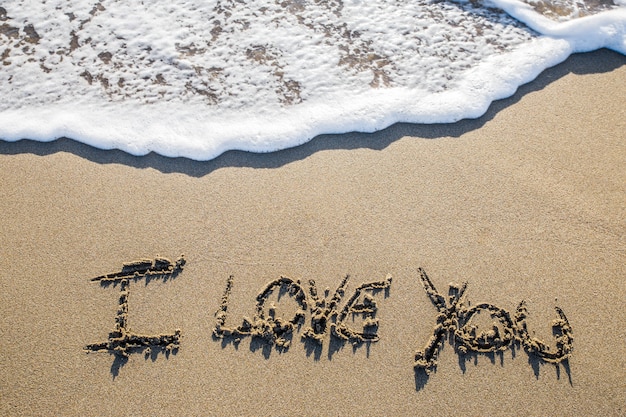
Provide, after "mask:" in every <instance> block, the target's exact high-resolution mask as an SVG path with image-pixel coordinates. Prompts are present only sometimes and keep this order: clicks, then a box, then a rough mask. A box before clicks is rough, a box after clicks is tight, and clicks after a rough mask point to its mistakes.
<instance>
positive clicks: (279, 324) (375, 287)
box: [213, 275, 391, 349]
mask: <svg viewBox="0 0 626 417" xmlns="http://www.w3.org/2000/svg"><path fill="white" fill-rule="evenodd" d="M349 278H350V276H349V275H347V276H346V277H345V278H344V279H343V280H342V281H341V283H340V284H339V286H338V287H337V289H336V290H335V293H334V294H333V296H332V298H330V300H329V299H328V295H329V291H328V290H326V291H325V292H326V294H325V297H324V298H320V297H319V295H318V291H317V286H316V285H315V281H314V280H309V286H308V295H307V291H305V289H304V288H303V286H302V284H301V283H300V281H299V280H293V279H291V278H287V277H280V278H279V279H276V280H273V281H270V282H269V283H268V284H267V285H266V286H265V287H264V289H263V290H261V292H260V293H259V295H258V296H257V297H256V300H257V304H256V311H255V314H254V316H253V317H252V318H251V319H250V318H248V317H244V318H243V320H242V323H241V324H240V325H239V326H236V327H227V326H226V318H227V315H228V314H227V313H228V302H229V297H230V293H231V291H232V288H233V276H232V275H231V276H230V277H229V278H228V280H227V282H226V289H225V291H224V295H223V296H222V301H221V304H220V307H219V308H218V310H217V312H216V313H215V318H216V323H215V328H214V329H213V336H214V337H215V338H216V339H224V338H226V337H228V338H232V339H233V341H234V342H235V343H239V342H240V341H241V338H242V337H244V336H252V337H258V338H261V339H263V340H265V341H266V342H267V343H269V344H271V345H275V346H276V347H277V348H279V349H288V348H289V346H290V345H291V340H292V337H293V333H294V330H295V329H296V326H301V325H302V324H303V323H304V321H305V317H306V313H307V311H308V312H310V314H311V322H310V325H309V326H308V327H306V328H305V329H304V332H303V333H302V339H303V340H307V339H310V340H313V341H315V342H317V343H320V344H321V343H322V341H323V339H324V337H325V335H326V333H327V331H328V330H329V329H330V333H331V335H332V336H334V337H336V338H339V339H340V340H343V341H346V342H350V343H352V344H353V345H355V346H356V345H359V344H361V343H365V342H376V341H378V340H379V337H378V334H377V331H378V320H377V319H376V312H377V310H378V307H377V304H376V300H375V299H374V297H373V295H374V293H375V292H377V291H381V290H388V289H389V288H390V286H391V276H389V275H388V276H387V278H386V279H384V280H382V281H375V282H369V283H364V284H361V285H360V286H359V287H358V288H357V289H356V290H355V291H354V294H353V295H352V296H351V297H350V298H349V299H348V301H347V302H346V303H345V305H344V307H343V308H342V309H341V310H339V309H338V305H339V303H340V302H341V300H342V298H343V296H344V294H345V288H346V286H347V284H348V280H349ZM275 290H278V291H279V292H283V293H285V294H288V295H289V296H290V297H292V298H293V299H294V300H295V302H296V304H297V306H298V310H297V311H296V312H295V314H294V315H293V317H292V318H290V319H284V318H282V317H277V316H276V308H275V306H274V305H273V304H272V303H270V306H269V307H266V304H267V301H268V299H269V297H270V295H272V293H273V292H274V291H275ZM354 316H361V317H362V318H363V320H364V321H363V328H362V329H360V330H355V329H354V328H353V327H351V326H350V324H349V323H348V318H349V317H354Z"/></svg>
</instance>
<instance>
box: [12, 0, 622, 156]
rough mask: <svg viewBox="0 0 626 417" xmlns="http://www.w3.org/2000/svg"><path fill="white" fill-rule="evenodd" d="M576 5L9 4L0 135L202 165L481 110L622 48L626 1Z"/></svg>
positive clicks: (387, 1)
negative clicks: (552, 71) (568, 66)
mask: <svg viewBox="0 0 626 417" xmlns="http://www.w3.org/2000/svg"><path fill="white" fill-rule="evenodd" d="M572 4H574V5H575V4H576V3H572ZM486 6H496V7H498V8H501V9H503V10H505V11H506V13H504V12H501V11H498V10H496V9H494V8H492V7H486ZM570 6H571V5H570ZM570 6H567V7H561V8H558V7H556V6H555V7H552V8H551V9H550V10H557V11H563V10H564V11H563V13H562V14H563V16H557V17H556V18H555V17H554V16H552V15H551V14H550V13H547V12H546V13H544V14H540V13H538V12H537V10H538V9H541V7H540V6H538V5H537V4H534V5H533V6H531V5H529V4H526V3H522V2H519V1H516V0H492V3H490V4H489V5H481V4H478V3H471V2H455V3H450V2H448V3H444V2H435V1H428V0H418V1H407V0H401V1H397V0H393V1H392V0H384V1H378V2H364V1H362V0H327V1H316V0H258V1H256V2H254V3H240V2H237V1H233V0H213V1H206V0H202V1H200V0H184V1H176V2H172V1H170V0H168V1H166V0H154V1H152V2H150V4H141V3H137V2H134V3H133V2H106V1H101V2H97V3H95V4H94V3H92V2H89V1H86V0H72V1H65V0H48V1H47V2H45V3H44V2H41V3H38V2H32V1H26V0H8V1H5V2H3V5H2V8H0V61H1V64H2V71H1V72H0V95H1V96H2V97H3V100H2V102H0V138H2V139H4V140H9V141H14V140H18V139H22V138H30V139H34V140H41V141H50V140H54V139H56V138H60V137H70V138H73V139H76V140H79V141H82V142H85V143H88V144H90V145H93V146H96V147H100V148H104V149H111V148H117V149H121V150H124V151H126V152H129V153H131V154H135V155H141V154H146V153H148V152H150V151H155V152H158V153H160V154H162V155H166V156H185V157H189V158H193V159H198V160H206V159H211V158H214V157H216V156H218V155H219V154H221V153H222V152H224V151H226V150H230V149H240V150H248V151H254V152H269V151H274V150H278V149H283V148H286V147H290V146H296V145H298V144H301V143H304V142H306V141H308V140H310V139H311V138H313V137H314V136H316V135H318V134H322V133H341V132H347V131H366V132H369V131H374V130H378V129H382V128H384V127H387V126H389V125H390V124H393V123H395V122H399V121H405V122H414V123H446V122H454V121H457V120H460V119H463V118H474V117H479V116H480V115H482V114H483V113H484V112H485V111H486V109H487V108H488V106H489V104H490V103H491V102H492V101H493V100H496V99H500V98H504V97H507V96H509V95H511V94H513V93H514V92H515V90H516V89H517V87H518V86H519V85H521V84H523V83H526V82H529V81H531V80H532V79H534V78H535V77H536V76H537V75H538V74H539V73H540V72H541V71H542V70H544V69H545V68H547V67H549V66H552V65H556V64H558V63H559V62H561V61H563V60H565V59H566V58H567V57H568V56H569V55H570V54H571V53H573V52H583V51H590V50H593V49H597V48H601V47H608V48H611V49H614V50H616V51H618V52H621V53H626V9H625V8H619V7H617V6H616V5H610V7H609V6H607V7H604V6H603V7H601V8H598V7H596V8H595V9H594V8H592V7H589V8H584V7H580V6H576V7H575V8H574V6H571V7H570ZM542 7H543V6H542ZM559 7H560V6H559ZM574 9H575V12H573V11H572V10H574ZM575 15H576V16H582V15H584V16H583V17H579V18H574V17H575ZM564 16H565V17H564Z"/></svg>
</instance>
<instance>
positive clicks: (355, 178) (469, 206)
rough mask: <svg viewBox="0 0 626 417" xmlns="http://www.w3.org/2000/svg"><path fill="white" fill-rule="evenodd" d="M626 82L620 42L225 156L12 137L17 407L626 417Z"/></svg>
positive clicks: (8, 392) (105, 412)
mask: <svg viewBox="0 0 626 417" xmlns="http://www.w3.org/2000/svg"><path fill="white" fill-rule="evenodd" d="M625 86H626V57H624V56H622V55H618V54H616V53H613V52H609V51H607V50H602V51H598V52H595V53H591V54H584V55H575V56H573V57H571V58H570V59H569V60H568V61H566V62H565V63H564V64H561V65H559V66H557V67H555V68H552V69H550V70H548V71H546V72H544V73H543V74H541V75H540V76H539V78H538V79H537V80H535V81H534V82H532V83H530V84H529V85H526V86H523V87H522V88H520V90H519V91H518V93H517V94H516V95H515V96H513V97H511V98H509V99H506V100H503V101H500V102H497V103H494V104H493V105H492V107H491V109H490V111H489V112H488V114H487V115H485V116H484V117H482V118H480V119H477V120H469V121H462V122H459V123H456V124H451V125H432V126H415V125H407V124H400V125H395V126H393V127H391V128H389V129H386V130H384V131H382V132H378V133H375V134H359V133H354V134H345V135H334V136H333V135H328V136H323V137H319V138H316V139H315V140H313V141H312V142H310V143H309V144H306V145H304V146H301V147H298V148H294V149H289V150H285V151H281V152H277V153H273V154H248V153H244V152H228V153H226V154H224V155H222V156H221V157H219V158H218V159H216V160H213V161H210V162H202V163H200V162H194V161H190V160H184V159H168V158H163V157H160V156H158V155H153V154H151V155H148V156H145V157H132V156H130V155H127V154H124V153H122V152H119V151H102V150H97V149H93V148H90V147H88V146H85V145H82V144H79V143H77V142H74V141H71V140H68V139H61V140H59V141H55V142H51V143H38V142H32V141H20V142H17V143H7V142H0V178H1V181H0V192H1V195H2V198H1V199H0V213H1V214H2V217H1V221H0V238H1V245H0V251H1V252H0V271H2V272H1V273H0V352H1V353H0V355H1V356H0V358H1V360H0V415H2V416H18V415H19V416H36V415H41V416H44V415H59V416H66V415H67V416H118V415H136V416H144V415H155V416H179V415H184V416H202V415H242V416H247V415H289V416H291V415H294V416H301V415H312V416H313V415H319V416H335V415H407V416H409V415H410V416H415V415H441V416H455V415H463V416H479V415H489V416H498V415H501V416H510V415H528V416H545V415H551V416H573V415H576V416H582V415H588V416H620V415H625V414H626V400H625V398H626V345H625V343H624V341H625V340H626V330H625V327H624V322H625V317H626V304H625V303H624V300H625V299H626V284H625V282H626V281H625V279H626V267H625V265H626V241H625V239H626V169H625V168H626V140H625V139H626V133H625V132H626V110H625V107H624V103H626V88H625ZM181 255H183V256H182V257H181Z"/></svg>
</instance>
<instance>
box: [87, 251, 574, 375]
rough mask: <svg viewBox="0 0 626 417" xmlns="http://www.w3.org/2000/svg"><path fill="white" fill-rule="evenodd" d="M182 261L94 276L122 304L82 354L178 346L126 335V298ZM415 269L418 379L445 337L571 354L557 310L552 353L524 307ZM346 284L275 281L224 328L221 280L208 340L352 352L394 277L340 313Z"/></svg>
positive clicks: (547, 357) (471, 348)
mask: <svg viewBox="0 0 626 417" xmlns="http://www.w3.org/2000/svg"><path fill="white" fill-rule="evenodd" d="M185 263H186V261H185V259H184V257H183V256H181V257H180V258H179V259H178V260H176V262H171V261H170V260H168V259H165V258H161V257H157V258H155V259H154V260H141V261H135V262H130V263H125V264H123V267H122V269H121V270H120V271H119V272H114V273H110V274H107V275H101V276H98V277H95V278H92V279H91V281H92V282H100V285H101V286H103V287H107V286H109V285H113V286H117V284H119V285H120V298H119V306H118V310H117V315H116V317H115V327H114V329H113V330H112V331H111V332H110V333H109V336H108V339H107V340H106V341H104V342H100V343H93V344H89V345H87V346H85V350H86V351H87V352H88V353H89V352H108V353H111V354H114V355H115V356H116V361H120V363H122V364H123V361H124V360H126V359H127V358H128V355H129V354H130V353H135V352H141V351H144V350H146V352H147V353H146V355H149V354H150V352H151V349H154V348H157V349H160V350H161V351H165V354H166V355H168V354H169V353H170V352H173V353H175V352H176V351H177V350H178V348H179V345H180V337H181V331H180V330H179V329H176V330H175V331H174V333H173V334H158V335H140V334H135V333H133V332H132V331H131V330H130V327H129V325H128V298H129V289H130V283H131V281H134V282H136V281H139V280H145V281H146V284H148V283H149V282H150V281H151V280H154V279H161V280H163V281H167V280H169V279H173V278H175V277H176V276H177V275H178V274H179V273H180V272H181V271H182V270H183V267H184V265H185ZM418 271H419V277H420V280H421V282H422V284H423V286H424V290H425V291H426V294H427V296H428V298H429V299H430V301H431V302H432V303H433V305H434V306H435V307H436V309H437V311H438V314H437V316H436V323H435V326H434V327H433V333H432V336H431V337H430V338H429V340H428V342H427V343H426V345H425V347H424V348H423V349H421V350H417V351H416V353H415V357H414V368H415V371H416V376H417V375H418V372H424V373H425V374H426V375H428V374H430V372H431V371H433V370H435V369H436V367H437V358H438V355H439V352H440V350H441V349H442V347H443V344H444V342H445V340H446V339H448V340H450V342H451V343H452V344H453V346H454V349H455V352H456V353H457V354H458V355H460V357H463V356H464V355H467V354H472V353H490V352H501V351H504V350H506V349H509V348H512V349H515V348H516V346H517V347H519V346H521V347H522V348H523V349H524V350H525V351H526V352H527V353H528V354H529V355H533V356H535V357H537V358H539V360H542V361H544V362H549V363H554V364H558V363H560V362H565V361H567V359H568V358H569V357H570V356H571V354H572V350H573V342H574V338H573V333H572V327H571V326H570V324H569V321H568V320H567V317H566V316H565V313H564V312H563V310H562V309H561V308H559V307H555V309H556V314H557V318H556V319H555V320H553V321H552V332H553V335H554V339H555V345H556V348H555V349H552V347H551V346H549V345H548V344H547V343H545V342H543V341H542V340H539V339H537V338H535V337H532V336H531V335H530V332H529V330H528V326H527V322H526V318H527V315H528V312H527V308H526V302H525V301H522V302H520V303H519V305H518V306H517V309H516V310H515V313H514V314H511V313H509V312H508V311H507V310H505V309H503V308H500V307H498V306H495V305H493V304H490V303H481V304H478V305H475V306H472V307H470V306H469V302H467V305H466V304H465V299H464V295H465V291H466V290H467V283H464V284H463V285H461V286H457V285H453V284H450V286H449V291H448V297H447V298H446V297H445V296H444V295H442V294H440V293H439V292H438V290H437V289H436V288H435V285H434V284H433V282H432V281H431V280H430V278H429V277H428V275H427V274H426V271H424V269H422V268H419V269H418ZM349 279H350V276H349V275H348V276H346V277H344V278H343V279H342V280H341V282H340V283H339V285H338V286H337V289H336V290H335V292H334V293H333V295H332V296H330V289H328V288H326V289H325V290H324V297H323V298H322V297H320V295H319V293H318V289H317V285H316V283H315V280H312V279H311V280H309V281H308V285H306V286H305V285H303V284H302V283H301V282H300V280H294V279H291V278H287V277H280V278H278V279H275V280H273V281H270V282H269V283H267V284H266V285H265V286H264V287H263V289H262V290H261V291H260V292H259V294H258V295H257V296H256V308H255V313H254V316H253V317H252V318H248V317H245V316H244V317H243V319H242V322H241V324H240V325H238V326H234V327H229V326H227V325H226V320H227V318H228V308H229V300H230V295H231V292H232V289H233V282H234V278H233V276H232V275H231V276H230V277H229V278H228V279H227V281H226V288H225V290H224V294H223V295H222V298H221V302H220V305H219V307H218V309H217V311H216V312H215V319H216V321H215V327H214V328H213V337H214V339H222V340H228V341H230V342H233V343H235V344H238V343H240V342H241V339H242V338H243V337H245V336H250V337H256V338H259V339H261V340H262V341H264V342H265V343H267V344H268V345H270V346H271V345H273V346H275V347H276V348H278V349H279V350H287V349H288V348H289V347H290V345H291V341H292V339H293V335H294V333H295V332H296V331H298V330H300V329H301V328H302V327H303V326H304V329H302V333H301V339H302V340H303V341H312V342H314V343H316V344H317V346H321V345H322V343H323V340H324V338H325V337H326V335H327V334H328V333H330V335H331V337H334V338H335V339H336V340H339V342H340V343H343V342H349V343H351V344H353V345H354V346H355V347H356V346H358V345H361V344H363V343H370V342H376V341H378V340H379V336H378V325H379V323H378V319H377V318H376V314H377V311H378V305H377V302H376V299H375V295H376V294H377V293H378V292H380V291H383V290H384V291H385V297H387V296H388V295H389V289H390V287H391V281H392V278H391V276H390V275H388V276H387V277H386V278H385V279H384V280H381V281H372V282H368V283H363V284H361V285H360V286H358V287H357V288H356V289H355V290H354V293H353V294H352V296H350V297H349V298H347V300H346V301H345V303H344V305H343V307H342V308H341V307H340V306H339V305H340V303H341V302H342V300H343V299H344V296H345V293H346V287H347V285H348V281H349ZM274 296H275V297H277V301H276V304H279V306H280V307H281V308H282V307H284V305H285V304H288V303H282V304H281V301H282V300H283V299H288V300H291V302H292V303H293V304H295V306H296V308H295V311H294V312H293V313H287V314H286V315H287V316H288V317H287V318H284V317H282V316H281V313H280V312H278V307H277V305H276V304H275V303H274V302H273V301H271V300H272V297H274ZM283 315H285V314H284V313H283ZM307 316H309V317H310V321H309V324H308V326H305V322H306V318H307ZM486 316H489V319H490V320H491V324H490V325H487V326H486V327H485V325H484V318H485V317H486ZM357 317H358V318H360V319H362V320H361V321H360V322H358V323H359V324H356V323H355V322H354V319H355V318H357ZM350 318H352V320H350ZM481 318H482V319H483V324H482V325H481V324H480V322H481ZM112 369H113V371H112V372H113V373H114V376H115V374H116V372H117V370H119V366H118V365H116V364H115V362H114V366H113V368H112ZM426 379H427V378H426Z"/></svg>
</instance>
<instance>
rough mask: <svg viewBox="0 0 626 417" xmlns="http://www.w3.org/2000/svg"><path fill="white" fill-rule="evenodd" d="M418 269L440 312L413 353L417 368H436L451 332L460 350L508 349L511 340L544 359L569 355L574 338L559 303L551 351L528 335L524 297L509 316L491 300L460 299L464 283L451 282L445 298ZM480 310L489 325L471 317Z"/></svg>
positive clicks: (553, 361) (463, 351)
mask: <svg viewBox="0 0 626 417" xmlns="http://www.w3.org/2000/svg"><path fill="white" fill-rule="evenodd" d="M419 273H420V278H421V280H422V284H423V285H424V289H425V290H426V294H427V295H428V298H430V301H431V302H432V303H433V304H434V305H435V307H436V308H437V311H438V312H439V314H438V315H437V318H436V323H435V326H434V328H433V335H432V336H431V337H430V339H429V340H428V343H427V344H426V347H424V349H422V350H418V351H417V352H416V353H415V363H414V366H415V369H416V370H423V371H424V372H426V374H429V373H430V372H431V370H433V369H434V368H436V365H437V356H438V354H439V351H440V350H441V348H442V347H443V343H444V340H445V339H446V336H447V335H452V336H453V341H454V347H455V350H456V352H457V353H459V354H467V353H470V352H476V353H487V352H498V351H503V350H506V349H508V348H509V347H510V346H512V345H513V343H514V342H519V343H521V345H522V346H523V347H524V350H525V351H526V352H527V353H528V354H533V355H535V356H537V357H539V358H541V359H542V360H544V361H545V362H551V363H559V362H561V361H564V360H565V359H567V358H569V356H570V355H571V353H572V345H573V342H574V337H573V335H572V327H571V326H570V324H569V322H568V321H567V317H565V313H564V312H563V310H561V309H560V308H559V307H555V309H556V313H557V318H556V320H554V321H553V322H552V332H553V334H554V336H555V339H556V351H552V350H551V349H550V346H548V345H547V344H546V343H544V342H542V341H541V340H539V339H536V338H534V337H531V336H530V334H529V332H528V327H527V324H526V317H527V310H526V302H525V301H522V302H521V303H520V304H519V305H518V307H517V310H516V311H515V314H514V315H513V316H512V317H511V314H510V313H509V312H508V311H506V310H504V309H502V308H500V307H496V306H495V305H493V304H488V303H482V304H478V305H476V306H474V307H470V308H468V307H466V306H465V305H464V302H463V301H464V300H463V296H464V294H465V290H466V289H467V283H464V284H463V285H462V286H460V287H457V286H456V285H450V289H449V292H448V294H449V296H448V301H447V302H446V298H445V297H444V296H443V295H441V294H439V292H438V291H437V289H436V288H435V286H434V285H433V283H432V281H431V280H430V278H429V277H428V275H426V271H424V270H423V269H422V268H419ZM482 312H486V313H488V314H489V316H490V318H491V319H493V320H495V322H493V324H492V327H491V328H490V329H488V330H482V331H481V330H479V327H478V326H477V325H476V324H474V323H473V320H474V319H475V318H477V317H478V316H479V315H480V314H481V313H482Z"/></svg>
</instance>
